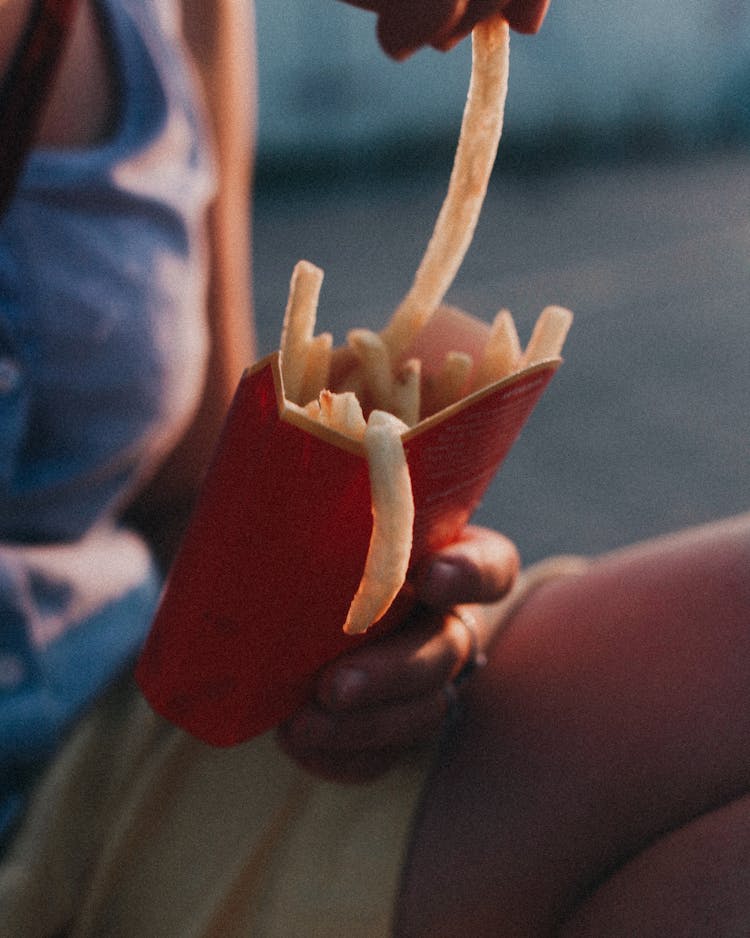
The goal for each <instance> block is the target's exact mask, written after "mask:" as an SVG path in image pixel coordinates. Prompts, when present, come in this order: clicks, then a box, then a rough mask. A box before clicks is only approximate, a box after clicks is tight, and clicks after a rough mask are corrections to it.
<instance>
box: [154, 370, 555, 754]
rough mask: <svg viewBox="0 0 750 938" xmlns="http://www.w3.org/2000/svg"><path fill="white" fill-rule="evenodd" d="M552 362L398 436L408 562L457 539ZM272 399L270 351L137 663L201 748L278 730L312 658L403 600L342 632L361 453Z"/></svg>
mask: <svg viewBox="0 0 750 938" xmlns="http://www.w3.org/2000/svg"><path fill="white" fill-rule="evenodd" d="M559 364H560V360H559V359H554V360H549V361H544V362H541V363H538V364H536V365H534V366H533V367H530V368H527V369H525V370H523V371H521V372H520V373H518V374H515V375H513V376H511V377H510V378H507V379H505V380H503V381H500V382H497V383H496V384H494V385H490V386H489V387H487V388H484V389H483V390H481V391H479V392H476V393H474V394H472V395H470V396H468V397H466V398H464V399H462V400H461V401H459V402H457V403H456V404H453V405H452V406H450V407H448V408H446V409H445V410H443V411H441V412H439V413H437V414H435V415H433V416H431V417H429V418H427V419H426V420H422V421H421V422H420V423H419V424H417V425H416V426H415V427H413V428H412V429H410V430H408V431H407V432H405V433H404V435H403V442H404V449H405V452H406V456H407V461H408V465H409V471H410V476H411V482H412V490H413V495H414V505H415V521H414V539H413V548H412V553H411V559H410V568H411V567H413V566H414V565H415V564H416V563H418V562H419V561H420V559H421V558H423V557H424V556H425V554H427V553H428V552H430V551H433V550H436V549H438V548H441V547H444V546H445V545H447V544H450V543H451V542H452V541H454V540H455V539H456V538H457V537H458V536H459V535H460V533H461V530H462V529H463V527H464V526H465V524H466V523H467V521H468V519H469V518H470V516H471V514H472V512H473V511H474V509H475V508H476V506H477V504H478V503H479V501H480V500H481V498H482V496H483V494H484V492H485V490H486V488H487V486H488V485H489V483H490V481H491V479H492V477H493V475H494V474H495V472H496V471H497V469H498V467H499V466H500V464H501V463H502V462H503V460H504V459H505V456H506V454H507V453H508V451H509V450H510V448H511V446H512V445H513V443H514V441H515V440H516V438H517V436H518V434H519V433H520V431H521V429H522V427H523V425H524V423H525V422H526V419H527V418H528V416H529V414H530V413H531V411H532V409H533V408H534V406H535V404H536V402H537V401H538V399H539V397H540V396H541V394H542V392H543V391H544V389H545V387H546V386H547V384H548V383H549V381H550V380H551V378H552V376H553V374H554V373H555V371H556V369H557V367H558V365H559ZM285 405H286V401H285V398H284V393H283V384H282V378H281V371H280V365H279V354H278V353H274V354H273V355H271V356H269V357H268V358H265V359H264V360H263V361H261V362H259V363H258V364H257V365H255V366H254V367H253V368H251V369H250V370H248V371H247V372H246V373H245V375H244V376H243V378H242V380H241V382H240V384H239V387H238V389H237V392H236V394H235V397H234V400H233V403H232V405H231V407H230V410H229V413H228V415H227V419H226V422H225V426H224V429H223V432H222V435H221V438H220V441H219V444H218V447H217V451H216V454H215V456H214V459H213V462H212V465H211V468H210V469H209V472H208V474H207V477H206V479H205V482H204V485H203V488H202V491H201V493H200V495H199V498H198V502H197V504H196V508H195V511H194V514H193V517H192V519H191V523H190V526H189V528H188V530H187V533H186V535H185V538H184V540H183V543H182V546H181V548H180V551H179V554H178V556H177V559H176V561H175V563H174V566H173V569H172V571H171V573H170V576H169V579H168V582H167V584H166V586H165V589H164V593H163V596H162V599H161V603H160V607H159V609H158V612H157V615H156V618H155V621H154V624H153V628H152V630H151V634H150V636H149V638H148V640H147V643H146V645H145V647H144V649H143V652H142V655H141V657H140V660H139V662H138V666H137V672H136V676H137V680H138V682H139V684H140V687H141V689H142V690H143V693H144V694H145V696H146V698H147V699H148V700H149V702H150V703H151V705H152V706H153V707H154V709H155V710H157V711H158V712H159V713H161V714H162V715H163V716H165V717H166V718H167V719H169V720H170V721H172V722H173V723H175V724H176V725H178V726H180V727H182V728H183V729H185V730H187V731H188V732H190V733H191V734H193V735H194V736H196V737H198V738H199V739H201V740H203V741H205V742H207V743H209V744H212V745H215V746H230V745H234V744H236V743H240V742H243V741H245V740H248V739H250V738H251V737H253V736H256V735H258V734H260V733H263V732H264V731H266V730H268V729H271V728H272V727H274V726H276V725H278V724H279V723H280V722H282V721H283V720H284V719H285V718H287V717H288V716H290V715H291V714H292V713H293V712H294V710H295V709H296V708H297V707H299V706H300V705H301V704H302V703H303V702H304V701H305V700H306V699H307V698H308V696H309V694H310V692H311V687H312V682H313V679H314V677H315V674H316V672H317V671H318V669H319V668H320V667H321V665H323V664H325V663H326V662H328V661H331V660H332V659H334V658H335V657H337V656H338V655H340V654H341V653H342V652H345V651H346V650H347V649H351V648H353V647H355V646H356V645H357V644H358V643H361V642H363V641H370V640H371V639H372V638H373V637H374V636H377V635H381V634H383V632H385V631H387V630H388V629H390V628H393V627H394V626H395V625H396V624H397V623H399V622H401V621H403V618H404V616H405V614H406V613H407V612H408V609H409V607H410V605H411V602H412V601H411V599H410V596H409V590H408V586H407V587H405V589H404V590H403V591H402V593H401V594H400V596H399V598H398V599H397V600H396V602H395V603H394V605H393V606H392V607H391V609H390V611H389V612H388V613H387V614H386V616H385V617H384V618H383V619H382V620H381V621H380V622H378V623H377V624H376V625H375V626H373V627H372V628H371V629H370V630H369V631H368V632H367V633H366V634H365V635H363V636H350V635H346V634H345V633H344V632H343V631H342V625H343V623H344V620H345V619H346V614H347V610H348V608H349V605H350V603H351V600H352V597H353V596H354V593H355V592H356V590H357V587H358V585H359V582H360V579H361V576H362V571H363V568H364V564H365V558H366V555H367V550H368V545H369V541H370V531H371V527H372V514H371V505H370V487H369V475H368V464H367V459H366V457H365V455H364V452H363V451H362V450H361V449H360V447H359V446H358V445H357V444H356V443H355V442H354V441H350V440H347V439H346V438H344V437H343V436H340V435H338V434H336V433H334V432H332V431H330V430H328V429H327V428H325V427H320V428H316V427H314V428H306V427H304V426H301V425H300V422H299V420H295V419H294V414H293V413H291V412H290V410H289V408H288V407H286V406H285ZM407 583H408V580H407Z"/></svg>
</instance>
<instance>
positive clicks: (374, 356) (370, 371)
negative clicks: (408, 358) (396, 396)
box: [347, 329, 393, 410]
mask: <svg viewBox="0 0 750 938" xmlns="http://www.w3.org/2000/svg"><path fill="white" fill-rule="evenodd" d="M347 340H348V342H349V345H350V346H351V348H352V349H353V350H354V352H355V354H356V356H357V358H358V359H359V362H360V367H361V371H362V374H363V376H364V383H365V388H366V389H367V391H368V392H369V395H370V398H371V403H372V406H373V408H374V409H378V410H389V409H390V404H391V397H392V394H393V370H392V366H391V359H390V355H389V354H388V349H387V348H386V345H385V342H383V340H382V338H381V337H380V336H379V335H378V333H377V332H372V331H370V330H369V329H352V330H351V332H350V333H349V335H348V336H347Z"/></svg>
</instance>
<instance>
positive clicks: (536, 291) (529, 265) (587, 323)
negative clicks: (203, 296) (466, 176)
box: [254, 147, 750, 561]
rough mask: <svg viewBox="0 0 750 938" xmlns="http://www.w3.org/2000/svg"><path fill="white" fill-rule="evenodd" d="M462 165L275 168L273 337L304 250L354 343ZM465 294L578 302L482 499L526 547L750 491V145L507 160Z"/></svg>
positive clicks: (339, 327)
mask: <svg viewBox="0 0 750 938" xmlns="http://www.w3.org/2000/svg"><path fill="white" fill-rule="evenodd" d="M499 164H500V166H501V167H502V147H501V155H500V158H499ZM448 172H449V166H447V167H446V169H445V171H442V170H441V171H435V170H434V169H433V168H430V170H429V172H427V173H425V175H424V176H423V177H419V176H417V175H414V174H412V175H407V176H405V177H397V175H396V173H395V172H394V174H393V176H392V177H388V178H382V177H377V178H376V177H371V178H365V179H361V180H360V181H355V180H353V179H352V178H350V177H349V176H346V175H345V176H344V177H343V178H339V177H338V176H337V174H336V173H335V172H334V173H332V175H331V178H329V179H327V180H325V182H321V179H320V178H313V179H311V180H310V181H309V185H306V186H303V185H295V186H289V187H287V188H284V187H279V186H278V185H273V186H269V187H268V188H266V187H265V186H264V185H263V180H262V179H261V180H260V182H259V185H258V187H257V189H256V206H255V222H254V224H255V235H254V237H255V261H254V263H255V272H254V282H255V302H256V315H257V318H258V327H259V333H260V340H261V351H262V352H268V351H271V350H273V349H274V348H276V347H277V345H278V335H279V332H280V329H281V322H282V317H283V312H284V305H285V300H286V291H287V287H288V282H289V277H290V274H291V271H292V268H293V266H294V263H295V262H296V261H297V260H298V259H300V258H306V259H308V260H310V261H313V262H314V263H316V264H318V265H319V266H321V267H323V268H324V270H325V272H326V279H325V282H324V285H323V291H322V295H321V303H320V311H319V316H318V331H323V330H330V331H332V332H333V333H334V337H335V339H336V342H337V343H340V342H342V341H343V340H344V337H345V334H346V331H347V329H348V328H350V327H352V326H354V325H368V326H370V327H373V328H377V327H379V326H380V325H382V323H383V322H384V321H385V319H386V318H387V316H388V315H389V314H390V311H391V310H392V309H393V308H394V306H395V305H396V303H397V302H398V300H399V299H400V298H401V296H402V295H403V294H404V292H405V291H406V289H407V288H408V286H409V284H410V282H411V278H412V276H413V273H414V271H415V270H416V267H417V264H418V262H419V260H420V258H421V256H422V252H423V250H424V246H425V244H426V242H427V239H428V237H429V235H430V232H431V230H432V225H433V223H434V220H435V217H436V214H437V211H438V209H439V206H440V203H441V200H442V198H443V194H444V191H445V186H446V181H447V176H448ZM448 300H449V301H450V302H453V303H455V304H456V305H458V306H461V307H463V308H464V309H466V310H468V311H469V312H472V313H474V314H475V315H478V316H480V317H482V318H485V319H490V318H491V317H492V316H493V315H494V313H495V312H496V311H497V310H498V309H499V308H500V307H502V306H507V307H508V308H510V309H511V311H512V312H513V314H514V316H515V318H516V321H517V323H518V327H519V331H520V332H521V336H522V339H524V338H525V337H527V336H528V333H529V330H530V328H531V325H532V323H533V321H534V319H535V317H536V315H537V314H538V312H539V311H540V310H541V309H542V307H543V306H545V305H546V304H549V303H559V304H562V305H565V306H569V307H570V308H571V309H573V310H574V312H575V314H576V319H575V323H574V326H573V331H572V333H571V335H570V337H569V339H568V344H567V346H566V352H565V357H566V361H565V364H564V365H563V367H562V369H561V370H560V372H559V373H558V375H557V377H556V378H555V380H554V381H553V383H552V385H551V386H550V388H549V390H548V391H547V393H546V395H545V397H543V399H542V401H541V402H540V404H539V406H538V408H537V410H536V411H535V413H534V414H533V415H532V418H531V420H530V421H529V423H528V425H527V427H526V429H525V431H524V433H523V434H522V436H521V438H520V439H519V441H518V442H517V443H516V446H515V448H514V450H513V452H512V453H511V455H510V457H509V459H508V460H507V462H506V464H505V466H504V467H503V469H502V470H501V472H500V473H499V475H498V476H497V478H496V480H495V482H494V483H493V486H492V488H491V490H490V492H489V493H488V495H487V497H486V499H485V501H484V503H483V505H482V506H481V508H480V511H479V513H478V515H477V518H476V520H477V521H479V522H481V523H484V524H489V525H492V526H495V527H499V528H501V529H503V530H504V531H505V532H506V533H508V534H509V535H510V536H511V537H513V538H514V539H515V540H516V542H517V543H518V545H519V546H520V548H521V551H522V553H523V555H524V559H525V560H526V561H532V560H535V559H538V558H539V557H542V556H544V555H547V554H549V553H551V552H560V551H565V552H567V551H579V552H586V553H590V552H594V551H600V550H606V549H609V548H612V547H616V546H618V545H621V544H624V543H627V542H629V541H632V540H634V539H637V538H641V537H645V536H649V535H653V534H658V533H661V532H665V531H668V530H671V529H673V528H676V527H678V526H681V525H686V524H691V523H696V522H700V521H704V520H708V519H711V518H715V517H720V516H722V515H725V514H729V513H732V512H738V511H744V510H748V509H750V487H749V486H748V482H749V481H750V150H748V149H744V150H742V149H738V150H735V151H734V152H723V153H719V154H714V155H710V154H702V155H699V156H695V157H693V158H691V159H688V158H683V159H681V160H672V161H666V160H665V161H663V162H652V163H626V164H621V165H609V166H588V167H577V168H576V167H572V166H568V167H567V168H566V169H558V170H557V171H555V172H550V173H547V174H541V175H533V174H527V175H519V174H515V175H512V174H500V175H496V178H494V179H493V182H492V185H491V189H490V192H489V194H488V197H487V200H486V202H485V206H484V211H483V214H482V219H481V221H480V225H479V228H478V230H477V233H476V236H475V239H474V243H473V246H472V248H471V250H470V252H469V255H468V257H467V259H466V261H465V263H464V266H463V268H462V269H461V271H460V273H459V276H458V278H457V280H456V283H455V285H454V288H453V289H452V290H451V292H450V294H449V296H448Z"/></svg>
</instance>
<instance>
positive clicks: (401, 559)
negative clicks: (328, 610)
mask: <svg viewBox="0 0 750 938" xmlns="http://www.w3.org/2000/svg"><path fill="white" fill-rule="evenodd" d="M406 429H407V427H406V424H404V423H402V422H401V421H400V420H399V419H398V418H397V417H394V416H393V414H389V413H385V412H384V411H381V410H374V411H372V412H371V414H370V416H369V418H368V421H367V429H366V430H365V433H364V446H365V451H366V453H367V462H368V466H369V472H370V492H371V496H370V497H371V502H372V534H371V535H370V546H369V548H368V551H367V559H366V560H365V568H364V571H363V573H362V579H361V581H360V584H359V587H358V589H357V592H356V593H355V595H354V599H352V602H351V606H350V607H349V612H348V615H347V617H346V622H345V623H344V631H345V632H346V633H347V634H349V635H358V634H360V633H361V632H365V631H366V630H367V629H368V628H369V627H370V626H371V625H372V624H373V623H374V622H377V621H378V619H380V618H381V617H382V616H383V615H385V613H386V612H387V611H388V609H389V607H390V605H391V603H392V602H393V600H394V599H395V598H396V595H397V594H398V592H399V590H400V589H401V587H402V586H403V585H404V581H405V580H406V572H407V569H408V567H409V556H410V554H411V545H412V529H413V526H414V498H413V496H412V490H411V479H410V477H409V465H408V463H407V461H406V454H405V453H404V446H403V443H402V441H401V434H402V433H403V432H404V431H405V430H406Z"/></svg>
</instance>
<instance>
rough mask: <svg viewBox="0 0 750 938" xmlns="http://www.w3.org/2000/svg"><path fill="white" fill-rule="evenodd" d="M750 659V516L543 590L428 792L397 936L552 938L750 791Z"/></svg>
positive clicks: (506, 642)
mask: <svg viewBox="0 0 750 938" xmlns="http://www.w3.org/2000/svg"><path fill="white" fill-rule="evenodd" d="M749 661H750V516H745V517H743V518H740V519H736V520H732V521H728V522H724V523H720V524H716V525H712V526H708V527H705V528H701V529H697V530H693V531H688V532H685V533H684V534H681V535H679V536H675V537H671V538H664V539H660V540H658V541H655V542H650V543H647V544H644V545H641V546H638V547H635V548H632V549H630V550H627V551H622V552H618V553H616V554H613V555H610V556H608V557H605V558H603V559H601V560H600V561H598V562H597V563H595V564H594V565H593V566H592V568H591V569H590V571H589V572H588V573H586V574H584V575H583V576H581V577H575V578H569V579H564V580H558V581H553V582H551V583H549V584H547V585H546V586H544V587H542V588H540V589H539V590H538V591H537V592H536V593H534V594H533V595H532V596H531V597H530V599H529V600H528V601H527V603H526V604H525V605H523V606H522V607H521V609H520V610H519V611H518V613H517V614H516V616H515V618H514V620H513V622H512V624H511V626H510V628H509V629H508V630H507V631H506V632H505V633H504V635H503V636H502V638H501V639H500V640H499V641H498V643H497V645H496V647H495V649H494V651H493V654H492V656H491V661H490V666H489V667H488V668H487V669H486V670H485V672H484V673H483V674H482V675H481V677H480V678H478V679H477V680H476V682H475V685H474V686H473V687H472V688H471V695H470V696H469V697H468V699H467V715H466V720H465V721H464V724H463V725H462V727H460V729H459V731H458V732H457V733H456V734H455V735H454V737H453V738H452V739H451V740H450V742H449V743H448V744H447V745H446V747H445V751H444V753H443V757H442V759H441V760H440V763H439V766H438V768H437V770H436V772H435V774H434V777H433V779H432V780H431V783H430V784H429V786H428V788H427V791H426V795H425V800H424V804H423V808H422V814H421V817H420V819H419V820H418V823H417V826H416V830H415V835H414V840H413V844H412V853H411V857H410V860H409V863H408V864H407V869H406V871H405V874H404V883H403V895H402V901H401V906H400V909H399V917H398V933H399V934H400V935H402V936H408V938H412V936H422V935H424V936H427V935H429V936H431V938H439V936H455V935H461V934H465V935H472V936H473V938H480V936H483V935H492V936H494V938H497V936H503V938H509V936H521V935H524V936H537V935H539V936H542V935H550V934H553V933H554V932H555V931H557V929H558V928H559V927H560V926H561V925H562V923H564V922H565V921H566V920H569V919H570V918H571V916H572V915H573V914H574V912H575V910H576V909H577V908H578V907H579V906H580V905H581V903H583V902H584V900H585V899H586V897H587V896H588V895H590V894H591V893H592V892H593V891H595V889H596V888H597V887H598V886H600V884H601V883H603V882H604V881H605V880H607V879H608V878H609V877H610V876H611V875H612V874H613V873H614V872H615V871H616V870H618V869H620V868H621V867H623V866H624V864H625V863H626V862H627V861H628V860H629V859H631V858H632V857H634V856H636V855H637V854H639V853H641V852H642V851H644V849H645V848H646V847H647V846H649V845H650V844H652V843H653V842H654V841H656V840H657V839H658V838H660V837H662V836H664V835H666V834H667V833H668V832H670V831H674V830H676V829H677V828H679V827H682V826H683V825H685V824H686V823H688V822H689V821H691V820H692V819H695V818H697V817H699V816H700V815H704V814H706V813H707V812H710V811H711V810H713V809H716V808H719V807H721V806H722V805H728V804H729V803H730V802H732V801H733V800H735V799H738V798H739V797H740V796H742V795H743V794H745V793H746V792H748V791H750V665H748V662H749ZM748 901H749V902H750V900H748ZM584 934H585V932H584Z"/></svg>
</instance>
